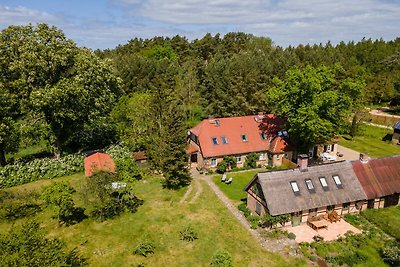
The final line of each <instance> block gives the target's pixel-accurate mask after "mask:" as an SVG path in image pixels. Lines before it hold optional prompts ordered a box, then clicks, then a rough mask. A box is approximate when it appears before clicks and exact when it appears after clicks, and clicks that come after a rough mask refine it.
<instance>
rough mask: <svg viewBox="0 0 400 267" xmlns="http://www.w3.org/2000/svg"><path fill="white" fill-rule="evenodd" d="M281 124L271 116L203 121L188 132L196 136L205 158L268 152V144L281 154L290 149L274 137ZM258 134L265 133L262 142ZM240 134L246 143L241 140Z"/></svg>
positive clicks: (281, 139) (281, 121)
mask: <svg viewBox="0 0 400 267" xmlns="http://www.w3.org/2000/svg"><path fill="white" fill-rule="evenodd" d="M282 124H283V120H282V119H280V118H277V117H276V116H275V115H273V114H267V115H253V116H243V117H230V118H215V119H214V118H213V119H205V120H203V121H202V122H200V123H199V124H198V125H196V126H195V127H193V128H192V129H190V131H191V132H192V133H193V134H194V135H196V136H197V138H198V140H199V144H200V147H201V152H202V154H203V157H205V158H209V157H216V156H224V155H235V154H242V153H250V152H261V151H267V150H271V145H270V142H271V141H273V144H274V146H273V150H271V151H272V152H275V153H282V152H283V151H287V150H288V149H289V147H290V146H289V144H288V142H287V141H285V140H284V139H283V138H281V137H279V136H277V133H278V131H279V128H280V126H281V125H282ZM261 133H265V137H266V138H265V139H263V138H262V137H261ZM242 135H245V138H246V139H247V141H243V139H242ZM222 137H224V138H225V140H226V141H227V143H226V144H224V143H223V141H222ZM212 138H216V141H217V143H218V144H213V141H212Z"/></svg>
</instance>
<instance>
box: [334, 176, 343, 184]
mask: <svg viewBox="0 0 400 267" xmlns="http://www.w3.org/2000/svg"><path fill="white" fill-rule="evenodd" d="M332 177H333V180H334V181H335V184H336V185H337V186H338V187H339V186H341V185H342V181H340V177H339V175H334V176H332Z"/></svg>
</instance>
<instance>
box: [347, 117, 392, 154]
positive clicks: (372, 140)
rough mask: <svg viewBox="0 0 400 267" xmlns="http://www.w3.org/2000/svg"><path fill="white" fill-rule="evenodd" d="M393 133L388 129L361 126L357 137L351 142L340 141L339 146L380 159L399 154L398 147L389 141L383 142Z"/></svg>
mask: <svg viewBox="0 0 400 267" xmlns="http://www.w3.org/2000/svg"><path fill="white" fill-rule="evenodd" d="M392 133H393V131H392V130H390V129H384V128H379V127H374V126H369V125H363V126H362V130H361V133H360V135H359V136H356V137H354V138H353V140H346V139H344V138H341V139H340V142H339V144H340V145H342V146H345V147H348V148H351V149H354V150H356V151H359V152H364V153H368V154H369V156H370V157H374V158H380V157H386V156H392V155H397V154H400V146H398V145H393V144H391V143H390V141H383V139H384V138H385V137H386V136H387V135H391V134H392Z"/></svg>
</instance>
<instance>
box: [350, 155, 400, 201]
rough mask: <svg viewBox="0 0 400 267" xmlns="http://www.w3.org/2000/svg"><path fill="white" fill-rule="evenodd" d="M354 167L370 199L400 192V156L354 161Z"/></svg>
mask: <svg viewBox="0 0 400 267" xmlns="http://www.w3.org/2000/svg"><path fill="white" fill-rule="evenodd" d="M352 164H353V169H354V172H355V173H356V175H357V178H358V180H359V181H360V183H361V185H362V187H363V189H364V191H365V193H366V195H367V197H368V199H373V198H378V197H383V196H388V195H392V194H394V193H400V156H393V157H386V158H379V159H370V160H369V161H368V162H366V163H362V162H361V161H353V162H352Z"/></svg>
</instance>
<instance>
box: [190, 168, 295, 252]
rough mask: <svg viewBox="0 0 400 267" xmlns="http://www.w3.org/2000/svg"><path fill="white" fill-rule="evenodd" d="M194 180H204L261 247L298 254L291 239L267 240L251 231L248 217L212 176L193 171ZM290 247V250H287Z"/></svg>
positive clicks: (258, 232) (255, 231) (258, 231)
mask: <svg viewBox="0 0 400 267" xmlns="http://www.w3.org/2000/svg"><path fill="white" fill-rule="evenodd" d="M191 173H192V177H193V180H195V181H198V180H203V181H204V182H205V183H206V184H207V185H208V186H209V187H210V188H211V189H212V191H213V192H214V193H215V195H216V196H217V197H218V198H219V200H220V201H221V202H222V203H223V204H224V205H225V206H226V207H227V209H228V210H229V211H230V212H231V213H232V214H233V216H235V218H236V219H237V220H238V221H239V222H240V224H242V226H243V227H244V228H245V229H246V230H247V231H248V232H249V233H250V235H251V236H252V237H253V238H254V239H255V240H256V241H257V242H258V243H260V245H261V246H262V247H263V248H264V249H266V250H268V251H271V252H275V253H281V254H285V255H287V253H288V252H289V254H291V255H296V254H297V243H296V242H295V241H294V240H290V239H287V238H285V239H265V238H263V237H262V235H261V233H260V231H262V230H260V229H257V230H255V229H251V227H250V223H249V222H248V221H247V219H246V217H244V215H243V214H242V213H241V212H240V211H239V210H238V209H237V207H236V206H235V205H233V204H232V202H231V201H230V200H229V199H228V198H227V197H226V196H225V194H224V193H223V192H222V191H221V190H220V189H219V188H218V186H217V185H215V184H214V182H213V181H212V177H211V176H207V175H202V174H199V173H197V172H196V171H192V172H191ZM288 247H289V249H287V248H288Z"/></svg>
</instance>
